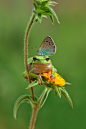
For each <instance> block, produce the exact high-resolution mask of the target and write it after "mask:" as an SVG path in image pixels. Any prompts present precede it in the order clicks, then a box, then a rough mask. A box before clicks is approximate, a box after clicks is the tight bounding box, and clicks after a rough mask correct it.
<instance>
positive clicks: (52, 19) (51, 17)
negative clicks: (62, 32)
mask: <svg viewBox="0 0 86 129" xmlns="http://www.w3.org/2000/svg"><path fill="white" fill-rule="evenodd" d="M50 19H51V21H52V24H54V18H53V16H52V15H50Z"/></svg>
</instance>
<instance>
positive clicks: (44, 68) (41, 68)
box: [33, 63, 51, 74]
mask: <svg viewBox="0 0 86 129" xmlns="http://www.w3.org/2000/svg"><path fill="white" fill-rule="evenodd" d="M50 66H51V64H50V63H45V64H44V63H33V69H34V71H33V72H34V73H36V74H39V73H45V72H46V73H47V72H49V71H50V70H51V67H50Z"/></svg>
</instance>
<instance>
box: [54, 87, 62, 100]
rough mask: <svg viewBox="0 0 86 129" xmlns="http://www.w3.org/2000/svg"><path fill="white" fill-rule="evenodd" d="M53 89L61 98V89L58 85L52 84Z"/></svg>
mask: <svg viewBox="0 0 86 129" xmlns="http://www.w3.org/2000/svg"><path fill="white" fill-rule="evenodd" d="M54 89H55V91H56V92H57V95H58V96H59V97H60V98H61V90H60V87H57V86H54Z"/></svg>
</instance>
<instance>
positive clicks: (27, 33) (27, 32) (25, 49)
mask: <svg viewBox="0 0 86 129" xmlns="http://www.w3.org/2000/svg"><path fill="white" fill-rule="evenodd" d="M35 15H36V14H35V13H33V14H32V17H31V19H30V22H29V24H28V26H27V29H26V33H25V40H24V52H25V53H24V56H25V68H26V72H27V77H28V81H29V84H30V83H31V80H30V76H29V70H28V35H29V31H30V28H31V26H32V24H33V21H34V18H35ZM31 94H32V97H33V100H34V93H33V88H31Z"/></svg>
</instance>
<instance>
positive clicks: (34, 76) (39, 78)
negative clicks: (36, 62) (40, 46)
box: [29, 69, 43, 85]
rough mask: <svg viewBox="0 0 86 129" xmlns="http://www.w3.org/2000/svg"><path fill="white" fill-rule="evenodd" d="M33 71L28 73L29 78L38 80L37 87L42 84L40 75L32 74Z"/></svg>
mask: <svg viewBox="0 0 86 129" xmlns="http://www.w3.org/2000/svg"><path fill="white" fill-rule="evenodd" d="M33 71H34V69H31V70H30V71H29V76H30V77H32V78H37V79H38V80H39V85H40V84H43V80H42V78H41V74H39V75H37V74H35V73H33Z"/></svg>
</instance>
